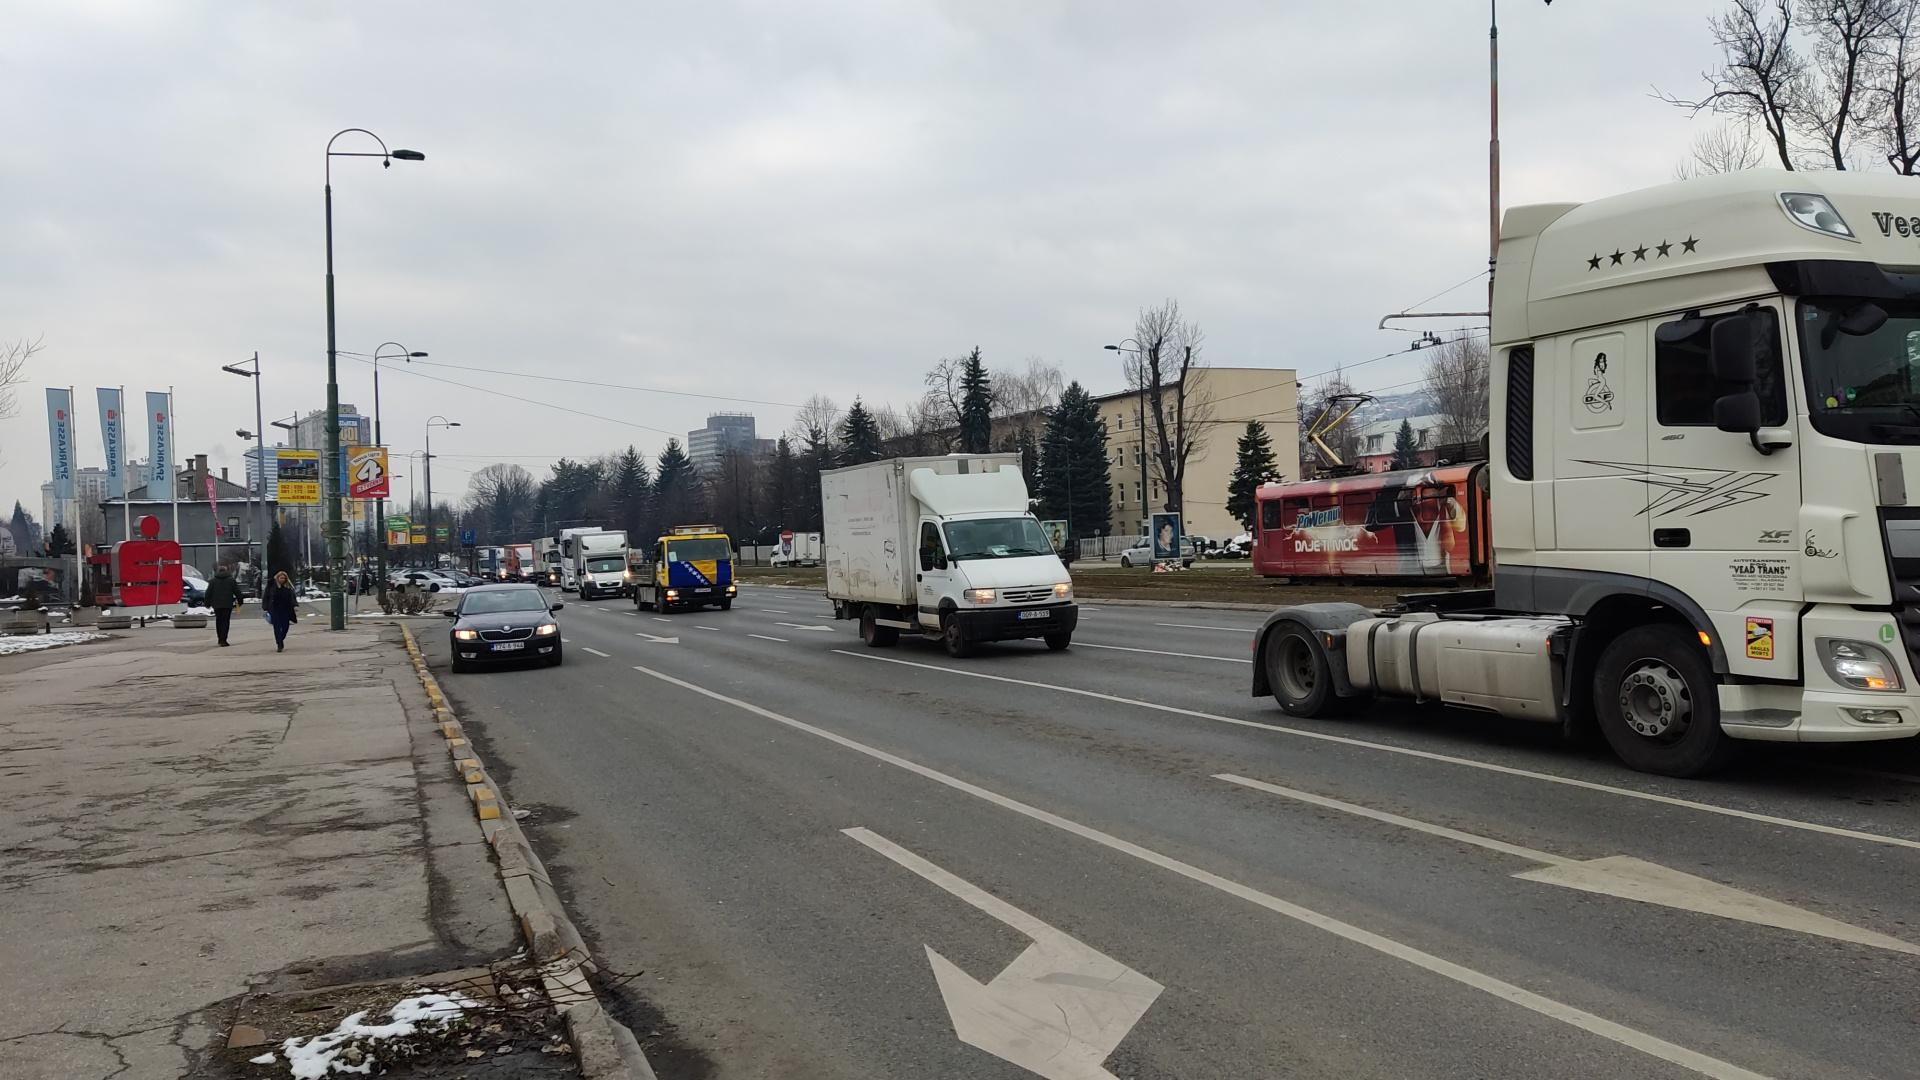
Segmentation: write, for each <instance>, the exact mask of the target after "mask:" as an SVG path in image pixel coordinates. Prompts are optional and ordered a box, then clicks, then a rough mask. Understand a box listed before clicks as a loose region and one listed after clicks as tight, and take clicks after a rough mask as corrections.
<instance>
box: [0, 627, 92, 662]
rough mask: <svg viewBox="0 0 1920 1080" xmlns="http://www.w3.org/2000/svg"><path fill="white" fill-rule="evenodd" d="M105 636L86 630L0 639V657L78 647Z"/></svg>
mask: <svg viewBox="0 0 1920 1080" xmlns="http://www.w3.org/2000/svg"><path fill="white" fill-rule="evenodd" d="M106 636H107V635H105V634H95V633H93V632H91V631H87V630H60V631H56V632H54V633H51V634H35V635H34V636H32V637H0V656H6V655H9V654H11V653H23V652H37V651H39V650H41V649H57V648H59V647H60V646H62V645H78V644H80V643H81V642H83V641H92V640H93V639H95V638H102V637H106Z"/></svg>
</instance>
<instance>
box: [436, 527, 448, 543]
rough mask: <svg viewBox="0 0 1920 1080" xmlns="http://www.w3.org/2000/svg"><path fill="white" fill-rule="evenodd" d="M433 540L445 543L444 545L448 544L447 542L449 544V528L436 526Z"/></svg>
mask: <svg viewBox="0 0 1920 1080" xmlns="http://www.w3.org/2000/svg"><path fill="white" fill-rule="evenodd" d="M433 538H434V539H435V540H438V541H439V542H441V543H443V544H444V543H446V542H447V527H446V526H445V525H435V526H434V527H433Z"/></svg>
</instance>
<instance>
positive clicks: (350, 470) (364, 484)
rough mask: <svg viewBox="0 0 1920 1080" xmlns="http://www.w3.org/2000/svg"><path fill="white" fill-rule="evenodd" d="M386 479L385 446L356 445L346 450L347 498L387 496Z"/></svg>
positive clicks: (380, 497) (382, 497) (383, 497)
mask: <svg viewBox="0 0 1920 1080" xmlns="http://www.w3.org/2000/svg"><path fill="white" fill-rule="evenodd" d="M388 480H389V475H388V472H387V448H386V447H384V446H356V447H353V448H351V449H350V450H348V451H347V495H348V497H349V498H354V499H385V498H388V497H389V492H388V490H387V483H388Z"/></svg>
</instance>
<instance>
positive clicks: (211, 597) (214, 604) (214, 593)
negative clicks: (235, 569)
mask: <svg viewBox="0 0 1920 1080" xmlns="http://www.w3.org/2000/svg"><path fill="white" fill-rule="evenodd" d="M207 606H208V607H210V608H212V609H213V632H214V634H215V635H216V636H217V637H219V639H220V644H221V645H222V646H224V645H226V644H227V628H228V627H230V626H232V625H233V609H234V608H236V607H238V606H240V585H239V583H238V582H236V581H234V580H233V574H232V572H230V571H229V570H228V569H227V568H226V567H224V566H222V567H220V568H219V569H217V570H215V571H214V572H213V580H212V581H209V582H207Z"/></svg>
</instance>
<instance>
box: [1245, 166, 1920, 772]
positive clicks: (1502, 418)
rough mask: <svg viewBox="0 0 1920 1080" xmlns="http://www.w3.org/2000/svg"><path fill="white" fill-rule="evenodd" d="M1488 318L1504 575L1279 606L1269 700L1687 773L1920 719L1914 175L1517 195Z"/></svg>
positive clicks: (1496, 528) (1919, 261)
mask: <svg viewBox="0 0 1920 1080" xmlns="http://www.w3.org/2000/svg"><path fill="white" fill-rule="evenodd" d="M1492 315H1493V317H1492V358H1491V370H1490V373H1489V375H1490V377H1489V383H1490V386H1491V402H1490V412H1489V444H1490V456H1491V459H1492V460H1491V463H1490V466H1491V467H1490V468H1489V469H1488V470H1487V471H1486V473H1485V475H1487V476H1488V477H1489V478H1490V479H1489V489H1490V490H1489V493H1488V494H1489V501H1490V506H1491V508H1492V516H1493V529H1492V532H1493V548H1494V570H1493V588H1492V589H1491V590H1483V591H1479V592H1476V593H1457V594H1434V595H1429V596H1415V597H1405V598H1403V599H1402V603H1401V604H1400V605H1397V606H1396V607H1395V608H1393V609H1390V610H1388V611H1385V612H1379V613H1376V612H1372V611H1368V610H1366V609H1364V608H1360V607H1358V606H1356V605H1352V604H1311V605H1301V606H1297V607H1291V608H1283V609H1281V610H1279V611H1276V612H1275V613H1274V614H1273V615H1272V616H1271V617H1270V618H1269V620H1268V621H1267V623H1266V625H1265V626H1264V627H1263V628H1262V630H1261V632H1260V634H1259V636H1258V638H1257V639H1256V644H1255V657H1256V663H1255V674H1254V680H1253V683H1254V686H1253V689H1254V693H1255V694H1256V695H1263V694H1267V693H1271V694H1273V695H1274V696H1275V698H1276V699H1278V701H1279V703H1280V705H1281V707H1282V708H1283V709H1285V710H1286V711H1288V712H1290V713H1294V714H1296V715H1309V716H1317V715H1326V714H1333V713H1340V712H1349V711H1353V710H1355V709H1357V708H1359V707H1362V706H1364V705H1365V704H1366V703H1367V702H1368V701H1369V700H1371V699H1372V698H1373V697H1375V696H1376V695H1378V696H1396V697H1406V698H1412V699H1414V700H1428V701H1440V702H1446V703H1449V704H1455V705H1461V706H1467V707H1471V708H1477V709H1484V710H1489V711H1492V712H1495V713H1499V714H1502V715H1505V716H1513V717H1524V718H1528V719H1534V720H1540V721H1546V722H1553V723H1559V724H1561V725H1563V726H1564V727H1565V728H1567V729H1568V730H1569V731H1576V730H1578V729H1581V728H1583V727H1587V726H1591V725H1597V726H1598V728H1599V730H1600V732H1601V734H1602V735H1604V736H1605V738H1606V740H1607V742H1608V743H1609V744H1610V745H1611V746H1612V747H1613V749H1614V751H1615V752H1616V753H1617V754H1618V755H1619V756H1620V757H1621V758H1622V759H1623V760H1624V761H1625V762H1626V763H1627V764H1628V765H1630V766H1632V767H1634V768H1636V769H1641V770H1644V771H1648V772H1655V773H1663V774H1667V775H1672V776H1692V775H1698V774H1702V773H1705V772H1708V771H1711V770H1712V769H1714V768H1715V767H1717V766H1719V765H1721V764H1723V763H1724V762H1725V760H1726V759H1727V757H1728V755H1729V754H1730V752H1731V751H1732V749H1733V746H1734V744H1733V742H1732V741H1731V740H1735V739H1757V740H1771V741H1784V742H1845V741H1859V740H1874V739H1898V738H1911V737H1913V736H1915V735H1920V685H1917V684H1916V678H1915V666H1914V656H1915V655H1916V654H1917V651H1920V188H1916V187H1915V186H1913V184H1912V183H1911V182H1909V181H1907V180H1903V179H1899V178H1894V177H1875V176H1868V175H1864V174H1858V173H1787V172H1776V171H1769V170H1752V171H1748V172H1739V173H1731V174H1726V175H1722V176H1713V177H1704V178H1701V179H1697V180H1688V181H1683V182H1680V183H1676V184H1669V185H1665V186H1662V187H1657V188H1651V189H1648V190H1645V191H1639V192H1633V193H1630V194H1626V195H1620V196H1615V197H1612V198H1607V199H1600V200H1596V201H1594V202H1590V203H1584V204H1554V205H1544V206H1523V207H1517V208H1515V209H1513V210H1511V211H1509V212H1508V213H1507V215H1506V217H1505V221H1504V223H1503V226H1502V230H1501V240H1500V252H1499V258H1498V261H1497V265H1496V273H1495V279H1494V300H1493V313H1492ZM1909 466H1911V468H1909ZM1908 473H1912V474H1913V482H1912V487H1911V488H1910V487H1909V481H1908V479H1907V476H1908ZM1462 512H1464V509H1463V508H1458V507H1455V508H1453V509H1451V510H1450V511H1449V513H1452V514H1458V513H1462Z"/></svg>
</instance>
